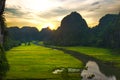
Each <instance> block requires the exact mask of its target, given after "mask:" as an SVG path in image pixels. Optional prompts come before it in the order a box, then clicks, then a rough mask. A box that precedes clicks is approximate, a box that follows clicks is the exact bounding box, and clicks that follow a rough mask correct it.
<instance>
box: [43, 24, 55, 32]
mask: <svg viewBox="0 0 120 80" xmlns="http://www.w3.org/2000/svg"><path fill="white" fill-rule="evenodd" d="M47 27H49V28H50V29H51V30H54V29H55V26H54V25H53V24H52V23H47V24H45V25H44V26H43V28H47Z"/></svg>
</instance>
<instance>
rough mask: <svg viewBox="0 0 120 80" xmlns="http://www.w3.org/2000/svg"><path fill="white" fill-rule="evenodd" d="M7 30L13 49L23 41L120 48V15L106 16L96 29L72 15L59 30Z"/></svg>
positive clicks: (64, 20)
mask: <svg viewBox="0 0 120 80" xmlns="http://www.w3.org/2000/svg"><path fill="white" fill-rule="evenodd" d="M7 30H8V35H9V36H8V37H9V38H8V39H10V40H8V41H11V45H12V46H17V45H18V44H20V43H23V42H30V41H43V42H44V44H46V45H57V46H96V47H105V48H120V14H106V15H105V16H103V17H102V18H101V19H100V20H99V24H98V25H97V26H95V27H93V28H89V27H88V25H87V23H86V21H85V19H83V18H82V16H81V15H80V14H79V13H77V12H72V13H70V14H69V15H67V16H65V17H64V18H63V20H62V21H61V25H60V27H59V28H58V29H57V30H51V29H50V28H49V27H47V28H43V29H42V30H41V31H38V30H37V28H35V27H29V26H24V27H23V28H18V27H10V28H8V29H7ZM12 41H13V42H12ZM13 43H14V45H13ZM15 43H18V44H17V45H16V44H15ZM9 44H10V42H9ZM12 46H11V47H12Z"/></svg>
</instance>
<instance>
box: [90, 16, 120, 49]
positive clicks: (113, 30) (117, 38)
mask: <svg viewBox="0 0 120 80" xmlns="http://www.w3.org/2000/svg"><path fill="white" fill-rule="evenodd" d="M92 30H93V34H94V35H95V37H96V44H98V45H99V46H102V47H111V48H115V47H120V14H107V15H105V16H103V17H102V18H101V19H100V21H99V24H98V25H97V26H96V27H95V28H93V29H92Z"/></svg>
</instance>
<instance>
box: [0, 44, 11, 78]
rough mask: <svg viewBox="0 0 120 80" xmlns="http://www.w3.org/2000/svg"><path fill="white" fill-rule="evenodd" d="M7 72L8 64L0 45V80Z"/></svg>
mask: <svg viewBox="0 0 120 80" xmlns="http://www.w3.org/2000/svg"><path fill="white" fill-rule="evenodd" d="M8 70H9V66H8V62H7V59H6V55H5V53H4V49H3V48H2V46H1V45H0V79H1V80H2V79H3V78H5V76H6V72H7V71H8Z"/></svg>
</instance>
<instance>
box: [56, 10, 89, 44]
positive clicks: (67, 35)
mask: <svg viewBox="0 0 120 80" xmlns="http://www.w3.org/2000/svg"><path fill="white" fill-rule="evenodd" d="M88 30H89V28H88V25H87V23H86V21H85V20H84V19H83V18H82V16H81V15H80V14H79V13H77V12H72V13H71V14H69V15H67V16H66V17H64V18H63V20H62V21H61V25H60V27H59V28H58V29H57V30H56V32H55V33H56V35H55V38H56V40H55V42H56V43H57V44H58V45H84V44H86V40H87V35H88V32H89V31H88Z"/></svg>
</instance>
